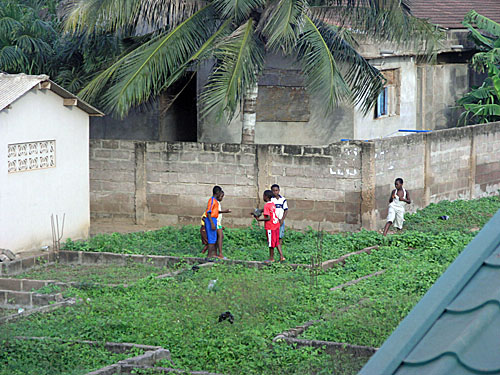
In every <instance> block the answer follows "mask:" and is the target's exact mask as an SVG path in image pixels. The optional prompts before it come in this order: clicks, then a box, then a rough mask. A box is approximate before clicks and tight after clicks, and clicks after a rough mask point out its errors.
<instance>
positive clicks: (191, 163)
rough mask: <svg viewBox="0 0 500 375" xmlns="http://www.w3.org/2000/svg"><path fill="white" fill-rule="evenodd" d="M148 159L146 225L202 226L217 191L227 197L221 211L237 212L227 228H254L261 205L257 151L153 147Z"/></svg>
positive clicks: (180, 144)
mask: <svg viewBox="0 0 500 375" xmlns="http://www.w3.org/2000/svg"><path fill="white" fill-rule="evenodd" d="M146 154H147V158H146V160H145V164H146V176H147V177H146V180H145V181H144V184H143V188H144V189H145V193H146V194H145V195H146V206H147V209H146V211H147V212H146V213H145V215H144V223H155V224H157V225H158V224H159V225H177V224H181V225H184V224H199V223H200V217H201V214H202V213H203V211H204V210H205V209H206V206H207V202H208V199H209V198H210V197H211V196H212V188H213V186H214V185H220V186H221V187H222V188H223V190H224V192H225V197H224V200H223V201H222V203H221V205H222V208H223V209H226V208H230V209H231V210H232V213H231V214H226V215H223V222H224V223H225V224H226V225H233V226H241V225H248V224H249V223H250V216H249V213H250V212H252V211H253V209H254V208H255V207H256V204H257V202H256V199H257V186H256V183H255V181H256V175H257V174H256V153H255V146H247V145H239V144H203V143H187V142H176V143H166V142H148V143H147V144H146Z"/></svg>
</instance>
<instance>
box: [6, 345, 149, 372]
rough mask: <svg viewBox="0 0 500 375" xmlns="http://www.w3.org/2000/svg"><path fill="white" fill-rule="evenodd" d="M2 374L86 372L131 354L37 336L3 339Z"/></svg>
mask: <svg viewBox="0 0 500 375" xmlns="http://www.w3.org/2000/svg"><path fill="white" fill-rule="evenodd" d="M0 344H1V347H2V350H1V351H0V363H1V364H2V366H0V375H59V374H61V375H62V374H65V375H81V374H82V375H83V374H86V373H87V372H90V371H94V370H97V369H99V368H101V367H104V366H108V365H111V364H113V363H116V362H118V361H121V360H123V359H126V358H128V357H130V356H133V355H137V354H140V353H139V352H137V353H136V354H130V353H129V354H115V353H111V352H109V351H107V350H106V349H105V348H104V347H100V346H90V345H84V344H76V343H61V342H54V341H38V340H16V339H12V338H11V339H8V340H5V339H4V340H0Z"/></svg>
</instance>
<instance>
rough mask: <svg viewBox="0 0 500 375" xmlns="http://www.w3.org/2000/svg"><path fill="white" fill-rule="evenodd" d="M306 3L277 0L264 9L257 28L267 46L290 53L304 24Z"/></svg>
mask: <svg viewBox="0 0 500 375" xmlns="http://www.w3.org/2000/svg"><path fill="white" fill-rule="evenodd" d="M306 11H307V3H306V2H305V1H304V0H277V1H275V2H274V3H272V4H270V5H269V6H268V7H267V8H266V10H265V11H264V13H263V15H262V17H261V19H260V21H259V26H258V30H259V31H260V32H261V33H262V35H264V37H265V38H266V39H267V43H266V45H267V47H268V48H270V49H273V50H278V49H280V48H281V49H283V50H284V51H285V53H287V54H288V53H290V51H291V49H292V48H293V47H294V46H295V45H296V44H297V40H298V35H299V34H300V32H301V29H302V27H303V24H304V14H305V13H306Z"/></svg>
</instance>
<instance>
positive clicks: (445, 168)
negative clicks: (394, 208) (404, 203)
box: [375, 123, 500, 226]
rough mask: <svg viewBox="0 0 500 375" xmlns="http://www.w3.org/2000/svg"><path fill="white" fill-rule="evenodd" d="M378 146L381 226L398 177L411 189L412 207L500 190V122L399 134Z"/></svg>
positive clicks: (377, 191) (378, 195)
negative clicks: (407, 134)
mask: <svg viewBox="0 0 500 375" xmlns="http://www.w3.org/2000/svg"><path fill="white" fill-rule="evenodd" d="M375 145H376V146H375V147H376V152H375V158H376V170H377V179H376V180H377V184H376V197H377V199H376V201H377V205H376V215H375V216H376V217H377V220H378V225H379V226H380V225H382V224H383V221H384V220H385V217H386V215H387V205H388V201H389V195H390V192H391V190H392V189H393V188H394V187H393V186H394V180H395V179H396V178H397V177H401V178H403V179H404V181H405V183H404V186H405V188H406V189H408V190H409V191H410V194H411V198H412V201H413V204H412V205H411V206H408V209H409V210H410V211H415V210H416V209H417V208H422V207H425V206H426V205H428V204H429V203H436V202H439V201H441V200H445V199H446V200H455V199H473V198H480V197H483V196H487V195H491V194H495V193H497V192H498V190H499V189H500V123H490V124H486V125H474V126H467V127H462V128H454V129H446V130H440V131H434V132H431V133H421V134H413V135H409V136H406V137H395V138H390V139H385V140H380V141H377V142H375Z"/></svg>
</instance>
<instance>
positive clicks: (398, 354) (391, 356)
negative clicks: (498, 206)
mask: <svg viewBox="0 0 500 375" xmlns="http://www.w3.org/2000/svg"><path fill="white" fill-rule="evenodd" d="M359 374H361V375H390V374H395V375H416V374H426V375H427V374H429V375H431V374H432V375H441V374H443V375H444V374H447V375H448V374H452V375H470V374H499V375H500V211H499V212H497V213H496V214H495V216H494V217H493V218H492V219H491V220H490V221H489V222H488V224H486V226H485V227H484V228H483V229H482V230H481V232H479V233H478V235H477V236H476V237H475V238H474V239H473V240H472V241H471V243H470V244H469V245H468V246H467V247H466V248H465V250H464V251H463V252H462V253H461V254H460V255H459V256H458V257H457V259H456V260H455V261H454V262H453V263H452V264H451V265H450V267H448V269H447V270H446V272H445V273H444V274H443V275H442V276H441V277H440V278H439V279H438V280H437V281H436V283H435V284H434V285H433V286H432V287H431V289H429V291H428V292H427V293H426V295H425V296H424V297H423V298H422V300H421V301H420V302H419V303H418V304H417V305H416V306H415V308H414V309H413V310H412V311H411V312H410V314H408V316H407V317H406V318H405V319H404V320H403V321H402V322H401V324H400V325H399V326H398V328H397V329H396V330H395V331H394V332H393V334H392V335H391V336H390V337H389V338H388V339H387V341H386V342H385V343H384V344H383V345H382V347H381V348H380V349H379V350H378V351H377V353H375V355H374V356H373V357H372V358H371V359H370V360H369V361H368V363H367V364H366V365H365V366H364V367H363V368H362V369H361V371H360V372H359Z"/></svg>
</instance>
